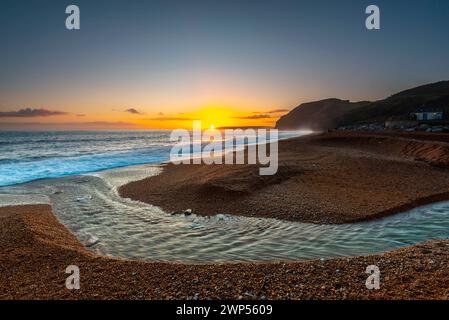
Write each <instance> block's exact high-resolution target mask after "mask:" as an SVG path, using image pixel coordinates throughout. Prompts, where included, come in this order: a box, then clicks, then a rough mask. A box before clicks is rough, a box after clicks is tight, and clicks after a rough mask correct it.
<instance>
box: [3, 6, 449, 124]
mask: <svg viewBox="0 0 449 320" xmlns="http://www.w3.org/2000/svg"><path fill="white" fill-rule="evenodd" d="M70 4H76V5H78V6H79V8H80V11H81V29H80V30H71V31H70V30H67V29H66V28H65V19H66V17H67V16H68V15H67V14H66V13H65V8H66V6H68V5H70ZM370 4H375V5H377V6H379V8H380V12H381V15H380V21H381V29H380V30H367V29H366V28H365V19H366V17H367V14H366V13H365V9H366V7H367V6H368V5H370ZM448 31H449V2H448V1H447V0H422V1H418V0H417V1H402V0H395V1H386V0H381V1H380V0H379V1H378V0H370V1H364V0H360V1H357V0H343V1H333V0H329V1H320V0H314V1H300V0H297V1H287V0H276V1H274V0H273V1H271V0H270V1H265V0H258V1H252V0H247V1H244V0H240V1H233V0H226V1H224V0H223V1H213V0H208V1H194V0H183V1H181V0H179V1H173V0H164V1H150V0H148V1H143V0H142V1H140V0H132V1H129V0H127V1H114V0H107V1H106V0H88V1H85V0H70V1H64V0H26V1H25V0H0V130H2V128H3V129H17V130H22V129H23V130H26V129H152V128H165V129H171V128H183V127H189V126H191V120H192V119H198V120H202V121H203V125H204V126H205V127H208V126H210V125H215V126H216V127H219V126H245V125H248V126H253V125H267V126H270V125H273V124H274V123H275V121H276V119H277V118H278V117H279V116H281V115H282V114H285V113H286V112H288V110H290V109H292V108H294V107H296V106H297V105H299V104H301V103H304V102H308V101H313V100H319V99H325V98H329V97H336V98H341V99H348V100H352V101H357V100H377V99H383V98H385V97H387V96H389V95H391V94H393V93H395V92H398V91H401V90H404V89H408V88H411V87H414V86H417V85H421V84H426V83H430V82H436V81H440V80H448V79H449V41H447V39H448Z"/></svg>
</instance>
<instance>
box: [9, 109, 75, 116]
mask: <svg viewBox="0 0 449 320" xmlns="http://www.w3.org/2000/svg"><path fill="white" fill-rule="evenodd" d="M65 114H67V112H63V111H52V110H47V109H43V108H41V109H32V108H26V109H20V110H19V111H6V112H0V118H34V117H50V116H61V115H65Z"/></svg>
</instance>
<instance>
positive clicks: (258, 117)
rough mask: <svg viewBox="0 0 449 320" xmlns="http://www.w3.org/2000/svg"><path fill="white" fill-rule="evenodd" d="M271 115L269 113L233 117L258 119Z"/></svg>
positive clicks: (267, 117)
mask: <svg viewBox="0 0 449 320" xmlns="http://www.w3.org/2000/svg"><path fill="white" fill-rule="evenodd" d="M270 118H271V116H270V115H269V114H255V115H252V116H243V117H234V119H242V120H258V119H270Z"/></svg>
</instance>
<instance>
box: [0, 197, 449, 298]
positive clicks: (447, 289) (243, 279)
mask: <svg viewBox="0 0 449 320" xmlns="http://www.w3.org/2000/svg"><path fill="white" fill-rule="evenodd" d="M448 249H449V241H448V240H446V241H430V242H427V243H424V244H420V245H417V246H413V247H408V248H403V249H400V250H396V251H393V252H390V253H386V254H382V255H373V256H368V257H355V258H341V259H332V260H326V261H310V262H302V263H270V264H252V263H248V264H209V265H183V264H169V263H146V262H139V261H127V260H119V259H112V258H107V257H100V256H98V255H95V254H93V253H91V252H89V251H87V250H85V249H84V248H83V246H82V245H81V244H80V243H79V242H78V241H77V239H76V238H75V237H74V236H73V235H72V234H71V233H70V232H69V231H68V230H67V229H66V228H65V227H64V226H63V225H61V224H60V223H59V222H58V221H57V219H56V218H55V216H54V215H53V214H52V212H51V207H50V206H48V205H29V206H13V207H3V208H0V299H444V300H447V299H448V298H449V268H448V267H447V266H448V265H449V253H448V252H449V250H448ZM372 264H375V265H377V266H378V267H379V268H380V270H381V288H380V290H368V289H367V288H366V287H365V281H366V278H367V276H368V275H367V274H365V269H366V267H367V266H368V265H372ZM68 265H77V266H79V267H80V275H81V289H80V290H73V291H70V290H68V289H66V288H65V279H66V277H67V276H68V275H67V274H65V268H66V267H67V266H68Z"/></svg>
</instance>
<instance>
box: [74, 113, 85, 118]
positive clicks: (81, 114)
mask: <svg viewBox="0 0 449 320" xmlns="http://www.w3.org/2000/svg"><path fill="white" fill-rule="evenodd" d="M76 116H77V117H85V116H86V115H85V114H83V113H78V114H77V115H76Z"/></svg>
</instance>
